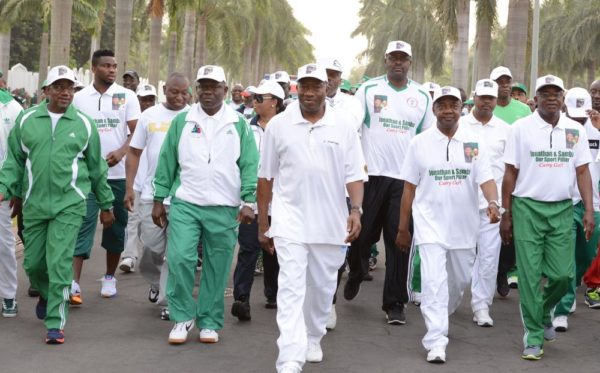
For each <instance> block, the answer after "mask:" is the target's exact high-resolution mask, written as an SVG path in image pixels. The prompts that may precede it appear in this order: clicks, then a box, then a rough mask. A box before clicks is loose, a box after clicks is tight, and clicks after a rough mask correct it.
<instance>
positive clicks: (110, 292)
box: [100, 275, 117, 298]
mask: <svg viewBox="0 0 600 373" xmlns="http://www.w3.org/2000/svg"><path fill="white" fill-rule="evenodd" d="M100 281H102V289H100V295H101V296H102V297H103V298H112V297H114V296H115V295H117V279H116V278H114V277H113V276H108V275H107V276H104V277H103V278H102V279H101V280H100Z"/></svg>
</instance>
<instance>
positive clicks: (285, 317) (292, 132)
mask: <svg viewBox="0 0 600 373" xmlns="http://www.w3.org/2000/svg"><path fill="white" fill-rule="evenodd" d="M327 80H328V79H327V73H326V71H325V69H324V68H323V67H322V66H319V65H316V64H309V65H305V66H302V67H301V68H300V69H298V102H294V103H292V104H290V105H289V106H288V107H287V109H286V111H285V112H283V113H282V114H280V115H278V116H276V117H275V118H273V120H272V121H271V123H270V124H269V126H268V127H267V130H266V132H265V136H264V138H263V142H262V144H261V165H260V170H259V175H258V176H259V190H258V198H259V201H258V203H259V205H258V224H259V240H260V241H261V244H262V245H263V247H265V248H266V249H268V250H270V251H272V250H274V249H276V250H277V256H278V260H279V266H280V270H279V292H278V293H277V304H278V308H277V325H278V327H279V331H280V336H279V339H278V340H277V345H278V347H279V356H278V358H277V364H276V367H277V371H278V372H279V373H296V372H300V371H301V370H302V366H303V365H304V363H305V361H309V362H314V363H317V362H320V361H322V359H323V351H322V350H321V345H320V342H321V339H322V338H323V336H324V335H325V333H326V331H325V324H326V323H327V318H328V316H329V312H330V309H331V299H332V297H333V293H334V292H335V287H336V280H337V271H338V269H339V268H340V266H341V265H342V263H343V262H344V258H345V256H346V248H347V244H348V243H349V242H351V241H353V240H354V239H356V237H357V236H358V234H359V232H360V226H361V225H360V214H361V212H362V207H361V206H362V197H363V180H366V174H365V172H364V166H365V165H364V159H363V156H362V152H361V149H360V141H359V138H358V133H357V132H356V130H355V129H354V128H352V126H351V125H348V122H352V121H353V120H354V119H353V118H352V117H351V116H350V115H349V114H347V113H346V112H344V111H340V110H334V109H332V108H331V107H330V106H328V105H327V104H326V102H325V97H326V92H327ZM344 190H347V192H348V194H349V196H350V204H351V212H350V214H348V207H347V204H346V195H345V193H344ZM271 199H272V210H271V216H272V221H271V224H270V225H269V220H268V206H269V202H271Z"/></svg>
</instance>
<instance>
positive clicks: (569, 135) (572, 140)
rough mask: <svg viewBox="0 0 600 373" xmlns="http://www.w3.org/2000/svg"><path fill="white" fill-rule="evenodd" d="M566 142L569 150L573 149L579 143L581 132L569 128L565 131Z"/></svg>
mask: <svg viewBox="0 0 600 373" xmlns="http://www.w3.org/2000/svg"><path fill="white" fill-rule="evenodd" d="M565 140H566V142H567V143H566V145H567V149H573V148H574V147H575V144H577V142H578V141H579V130H576V129H571V128H567V129H566V130H565Z"/></svg>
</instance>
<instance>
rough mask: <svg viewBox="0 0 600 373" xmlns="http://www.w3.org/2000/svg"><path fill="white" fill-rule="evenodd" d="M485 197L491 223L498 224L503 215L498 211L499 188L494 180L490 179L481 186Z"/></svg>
mask: <svg viewBox="0 0 600 373" xmlns="http://www.w3.org/2000/svg"><path fill="white" fill-rule="evenodd" d="M480 188H481V191H482V192H483V197H484V198H485V200H486V201H488V207H487V216H488V217H489V218H490V223H492V224H493V223H497V222H499V221H500V218H501V214H500V211H499V210H498V209H499V208H500V206H498V188H497V187H496V182H495V181H494V179H490V180H488V181H486V182H485V183H483V184H481V185H480Z"/></svg>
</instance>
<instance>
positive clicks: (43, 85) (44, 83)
mask: <svg viewBox="0 0 600 373" xmlns="http://www.w3.org/2000/svg"><path fill="white" fill-rule="evenodd" d="M47 86H48V80H47V79H46V80H44V81H43V82H42V86H41V88H42V89H44V88H46V87H47Z"/></svg>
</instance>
